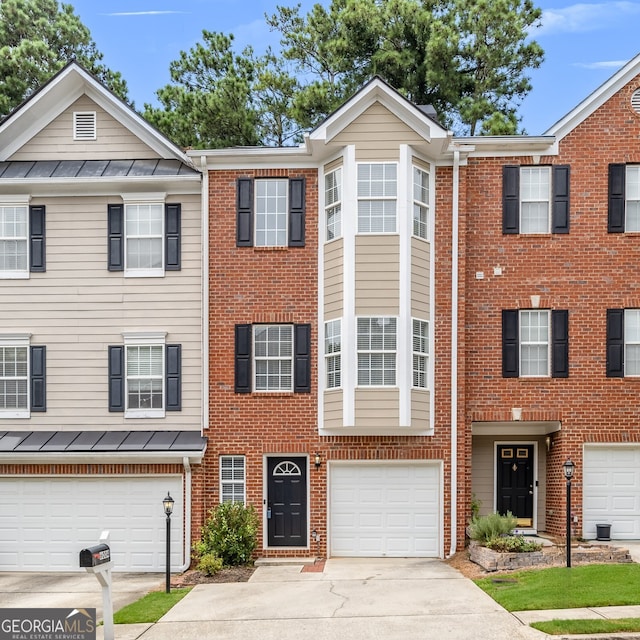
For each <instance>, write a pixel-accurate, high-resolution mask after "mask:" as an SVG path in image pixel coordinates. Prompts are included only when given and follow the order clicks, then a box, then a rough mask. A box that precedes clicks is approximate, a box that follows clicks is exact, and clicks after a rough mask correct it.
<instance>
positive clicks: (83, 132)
mask: <svg viewBox="0 0 640 640" xmlns="http://www.w3.org/2000/svg"><path fill="white" fill-rule="evenodd" d="M73 139H74V140H95V139H96V112H95V111H76V112H74V114H73Z"/></svg>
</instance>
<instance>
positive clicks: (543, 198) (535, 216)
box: [520, 167, 551, 233]
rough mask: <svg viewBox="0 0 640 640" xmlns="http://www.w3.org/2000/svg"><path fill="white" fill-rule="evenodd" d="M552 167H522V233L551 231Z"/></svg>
mask: <svg viewBox="0 0 640 640" xmlns="http://www.w3.org/2000/svg"><path fill="white" fill-rule="evenodd" d="M550 201H551V167H521V169H520V233H549V224H550V222H549V219H550V213H549V212H550V206H549V203H550Z"/></svg>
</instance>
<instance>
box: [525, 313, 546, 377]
mask: <svg viewBox="0 0 640 640" xmlns="http://www.w3.org/2000/svg"><path fill="white" fill-rule="evenodd" d="M524 313H546V315H547V341H546V342H526V343H525V342H524V341H523V340H522V316H523V314H524ZM518 334H519V335H518V352H519V353H518V358H519V363H520V367H519V368H520V376H519V377H521V378H549V377H551V347H552V336H551V311H550V310H549V309H521V310H520V312H519V314H518ZM523 344H526V345H545V344H546V346H547V371H546V373H538V374H530V373H529V374H523V373H522V362H523V357H522V346H523Z"/></svg>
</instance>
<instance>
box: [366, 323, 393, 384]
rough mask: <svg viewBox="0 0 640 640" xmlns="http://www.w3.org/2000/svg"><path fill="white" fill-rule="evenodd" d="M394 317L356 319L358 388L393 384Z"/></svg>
mask: <svg viewBox="0 0 640 640" xmlns="http://www.w3.org/2000/svg"><path fill="white" fill-rule="evenodd" d="M396 342H397V341H396V318H388V317H381V318H358V336H357V344H358V385H360V386H365V387H377V386H394V385H395V384H396Z"/></svg>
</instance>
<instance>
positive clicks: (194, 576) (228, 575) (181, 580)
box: [171, 565, 256, 589]
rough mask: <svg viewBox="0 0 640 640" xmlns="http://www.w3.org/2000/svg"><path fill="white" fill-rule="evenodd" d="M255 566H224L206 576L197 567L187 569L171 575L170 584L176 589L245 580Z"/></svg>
mask: <svg viewBox="0 0 640 640" xmlns="http://www.w3.org/2000/svg"><path fill="white" fill-rule="evenodd" d="M255 570H256V568H255V567H254V566H253V565H251V566H248V565H247V566H240V567H224V568H223V569H220V571H218V573H216V574H214V575H212V576H208V575H207V574H206V573H202V571H198V570H197V569H189V570H188V571H185V572H184V573H183V574H181V575H179V576H172V577H171V586H172V587H175V588H176V589H178V588H180V587H190V586H193V585H196V584H215V583H221V582H247V581H248V580H249V578H250V577H251V576H252V574H253V572H254V571H255Z"/></svg>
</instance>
